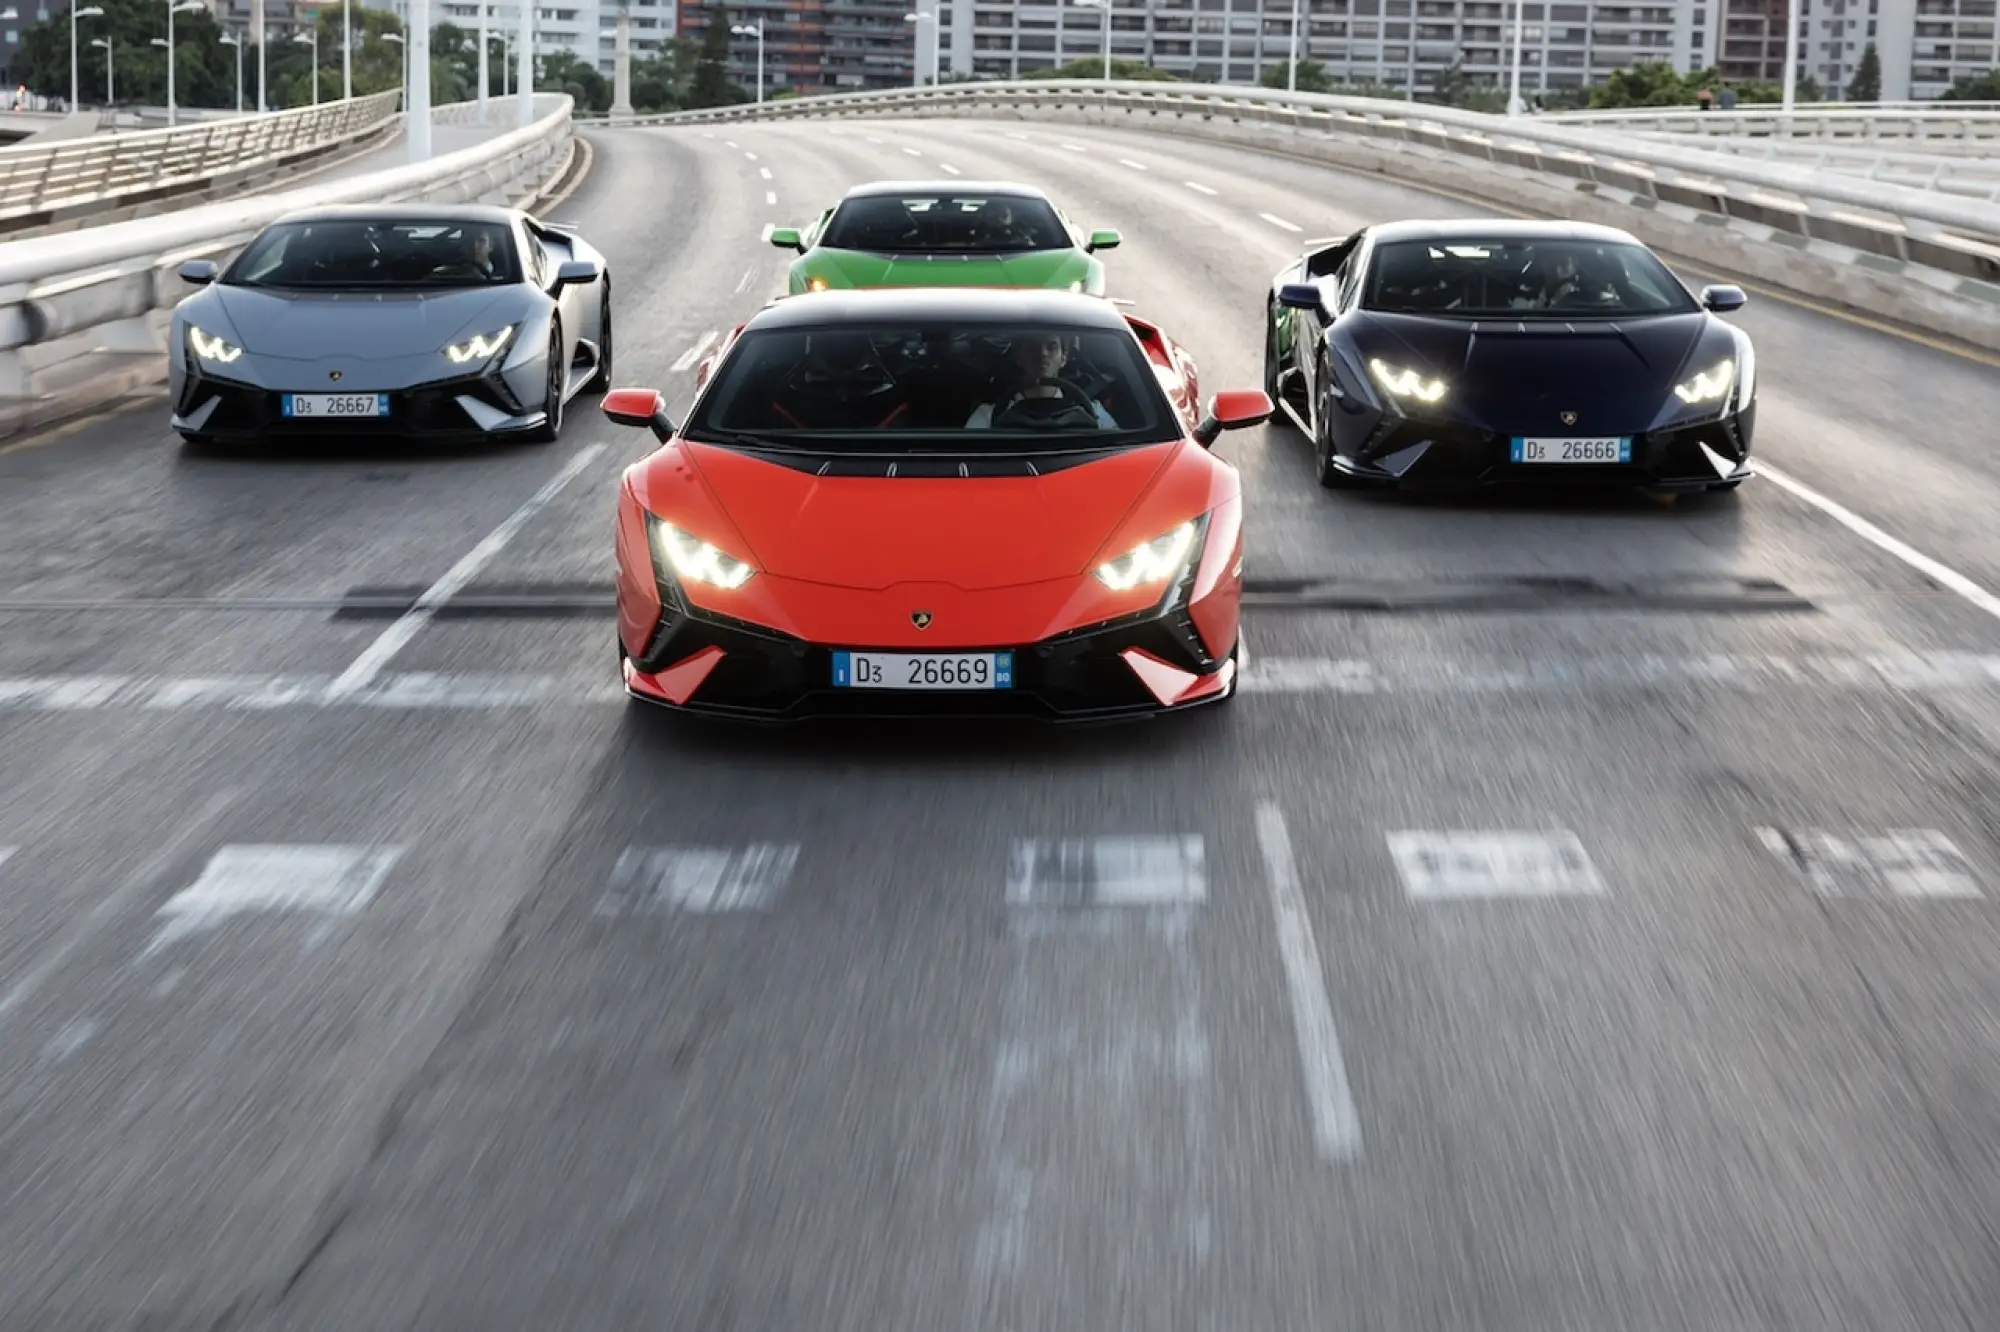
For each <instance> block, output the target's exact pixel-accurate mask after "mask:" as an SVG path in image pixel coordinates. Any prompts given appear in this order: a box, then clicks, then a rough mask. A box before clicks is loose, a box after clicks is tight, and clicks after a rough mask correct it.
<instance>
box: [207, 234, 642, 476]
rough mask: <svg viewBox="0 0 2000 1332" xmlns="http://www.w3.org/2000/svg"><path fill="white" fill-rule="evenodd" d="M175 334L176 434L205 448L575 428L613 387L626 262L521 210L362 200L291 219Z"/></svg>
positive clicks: (251, 248)
mask: <svg viewBox="0 0 2000 1332" xmlns="http://www.w3.org/2000/svg"><path fill="white" fill-rule="evenodd" d="M180 273H181V277H182V278H184V279H186V280H187V281H189V282H192V283H195V284H196V285H198V286H200V287H201V288H202V290H200V291H199V292H196V293H195V294H194V295H192V296H189V297H188V298H187V299H186V300H184V301H182V302H181V303H180V304H179V305H178V306H177V307H175V309H174V318H173V327H172V329H171V331H170V332H169V334H168V352H167V354H168V358H169V376H170V387H171V390H172V394H173V428H174V429H175V430H177V431H179V432H180V434H181V436H182V438H183V439H185V440H187V441H188V442H189V443H190V444H196V445H201V444H211V443H223V444H227V443H250V442H255V441H260V440H265V439H282V438H286V437H308V438H309V437H315V436H317V437H326V436H346V437H350V438H351V437H357V436H360V437H367V436H381V437H392V438H398V439H410V440H419V441H438V442H446V441H460V440H485V439H494V438H527V439H530V440H534V441H537V442H542V443H546V442H549V441H551V440H554V439H555V438H556V436H557V435H558V434H559V433H560V432H561V430H562V422H563V408H564V405H565V404H566V403H567V402H568V401H569V400H570V399H571V398H573V397H575V396H576V395H577V394H579V393H583V392H587V391H597V390H602V389H606V388H609V387H610V384H611V273H610V267H609V265H608V264H607V263H606V262H605V259H604V256H603V255H601V254H599V253H598V252H597V251H596V250H594V249H592V248H591V247H590V246H589V245H588V244H586V243H585V242H584V241H583V239H582V238H581V237H579V236H576V235H574V234H572V233H571V232H569V231H567V230H562V229H558V228H555V227H552V226H550V225H548V224H547V223H544V222H540V221H537V220H536V219H535V218H532V217H530V216H528V215H527V214H526V213H523V212H521V211H520V210H519V209H514V208H493V207H484V206H481V205H476V204H475V205H438V204H431V205H426V204H390V205H384V204H360V205H348V206H345V207H335V208H314V209H310V210H306V211H302V212H297V213H291V214H288V215H286V216H284V217H282V218H280V219H278V220H277V221H276V222H273V223H272V224H271V225H270V226H268V227H266V228H265V229H264V230H263V231H261V232H259V233H258V235H257V237H256V239H254V240H252V241H251V242H250V244H249V245H247V246H245V247H244V249H243V251H242V253H240V254H238V255H237V256H236V258H235V259H233V260H231V261H230V263H229V266H228V267H227V268H224V269H222V270H220V271H218V270H217V267H216V265H215V264H214V263H213V262H211V261H209V260H206V259H195V260H190V261H189V262H187V263H184V264H182V265H181V269H180Z"/></svg>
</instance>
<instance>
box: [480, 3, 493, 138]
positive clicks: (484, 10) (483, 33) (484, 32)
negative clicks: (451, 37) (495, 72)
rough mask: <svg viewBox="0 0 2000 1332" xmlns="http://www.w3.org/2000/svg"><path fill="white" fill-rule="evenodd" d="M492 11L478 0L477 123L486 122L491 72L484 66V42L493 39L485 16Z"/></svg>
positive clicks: (490, 6)
mask: <svg viewBox="0 0 2000 1332" xmlns="http://www.w3.org/2000/svg"><path fill="white" fill-rule="evenodd" d="M492 12H493V6H492V5H490V4H488V3H487V0H479V123H480V124H482V125H484V124H485V123H486V87H487V85H488V83H490V82H491V81H492V78H493V76H492V74H491V73H489V72H488V71H487V68H486V44H487V43H488V42H490V41H492V40H493V34H492V33H491V31H489V30H488V28H487V26H486V16H487V15H488V14H490V13H492Z"/></svg>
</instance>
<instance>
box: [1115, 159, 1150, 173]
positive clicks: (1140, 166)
mask: <svg viewBox="0 0 2000 1332" xmlns="http://www.w3.org/2000/svg"><path fill="white" fill-rule="evenodd" d="M1118 164H1119V165H1120V166H1128V167H1131V168H1132V169H1133V170H1134V171H1146V170H1149V169H1150V168H1148V167H1147V165H1146V164H1145V163H1144V162H1134V161H1133V160H1132V159H1131V158H1129V157H1121V158H1119V159H1118Z"/></svg>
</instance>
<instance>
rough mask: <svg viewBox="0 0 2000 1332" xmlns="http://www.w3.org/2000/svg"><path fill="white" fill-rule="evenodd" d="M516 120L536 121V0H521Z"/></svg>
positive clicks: (516, 44)
mask: <svg viewBox="0 0 2000 1332" xmlns="http://www.w3.org/2000/svg"><path fill="white" fill-rule="evenodd" d="M514 61H515V64H514V96H515V97H516V99H518V100H516V102H515V107H516V108H517V109H516V112H515V120H516V123H518V124H521V125H532V124H534V123H535V0H521V31H520V34H519V35H518V36H517V37H516V38H515V41H514Z"/></svg>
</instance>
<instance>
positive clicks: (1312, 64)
mask: <svg viewBox="0 0 2000 1332" xmlns="http://www.w3.org/2000/svg"><path fill="white" fill-rule="evenodd" d="M1291 74H1292V62H1291V61H1289V60H1280V61H1279V62H1278V63H1277V64H1275V65H1266V66H1264V72H1263V73H1262V74H1261V75H1259V76H1258V78H1257V82H1259V83H1261V84H1263V85H1264V86H1265V87H1266V88H1283V87H1285V86H1287V85H1288V84H1292V78H1291ZM1292 86H1294V87H1296V89H1297V90H1298V91H1299V92H1309V93H1330V92H1337V91H1339V89H1338V88H1336V87H1335V85H1334V82H1333V75H1331V74H1329V73H1327V72H1326V66H1325V65H1322V64H1321V63H1320V62H1319V61H1317V60H1301V61H1299V77H1298V82H1297V83H1296V84H1295V85H1292Z"/></svg>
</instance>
